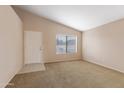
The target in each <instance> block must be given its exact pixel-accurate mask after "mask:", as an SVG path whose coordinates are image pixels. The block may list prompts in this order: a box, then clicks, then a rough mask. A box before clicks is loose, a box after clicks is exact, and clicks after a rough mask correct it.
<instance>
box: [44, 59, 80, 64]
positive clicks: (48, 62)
mask: <svg viewBox="0 0 124 93" xmlns="http://www.w3.org/2000/svg"><path fill="white" fill-rule="evenodd" d="M67 61H69V62H72V61H82V59H75V60H59V61H46V62H45V63H44V64H50V63H58V62H67Z"/></svg>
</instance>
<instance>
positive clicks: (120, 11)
mask: <svg viewBox="0 0 124 93" xmlns="http://www.w3.org/2000/svg"><path fill="white" fill-rule="evenodd" d="M16 7H19V8H21V9H24V10H26V11H29V12H32V13H34V14H36V15H39V16H42V17H45V18H47V19H50V20H52V21H55V22H58V23H61V24H64V25H66V26H69V27H72V28H74V29H77V30H79V31H87V30H89V29H92V28H95V27H98V26H101V25H103V24H106V23H110V22H113V21H116V20H119V19H122V18H124V6H121V5H120V6H119V5H20V6H16Z"/></svg>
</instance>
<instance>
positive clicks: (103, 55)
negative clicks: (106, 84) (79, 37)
mask: <svg viewBox="0 0 124 93" xmlns="http://www.w3.org/2000/svg"><path fill="white" fill-rule="evenodd" d="M83 59H84V60H87V61H89V62H93V63H96V64H99V65H102V66H105V67H108V68H111V69H115V70H118V71H120V72H124V19H122V20H119V21H115V22H113V23H109V24H105V25H103V26H100V27H97V28H94V29H91V30H89V31H86V32H84V33H83Z"/></svg>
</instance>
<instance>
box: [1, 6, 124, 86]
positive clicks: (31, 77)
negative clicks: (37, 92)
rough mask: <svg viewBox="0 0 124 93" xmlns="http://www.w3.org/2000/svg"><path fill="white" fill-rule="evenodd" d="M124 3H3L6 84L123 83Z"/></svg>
mask: <svg viewBox="0 0 124 93" xmlns="http://www.w3.org/2000/svg"><path fill="white" fill-rule="evenodd" d="M123 9H124V6H123V5H0V25H1V26H0V43H1V44H0V87H1V88H123V87H124V11H123Z"/></svg>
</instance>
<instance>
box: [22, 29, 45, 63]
mask: <svg viewBox="0 0 124 93" xmlns="http://www.w3.org/2000/svg"><path fill="white" fill-rule="evenodd" d="M24 51H25V56H24V60H25V64H31V63H43V56H42V53H43V45H42V32H34V31H25V32H24Z"/></svg>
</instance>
